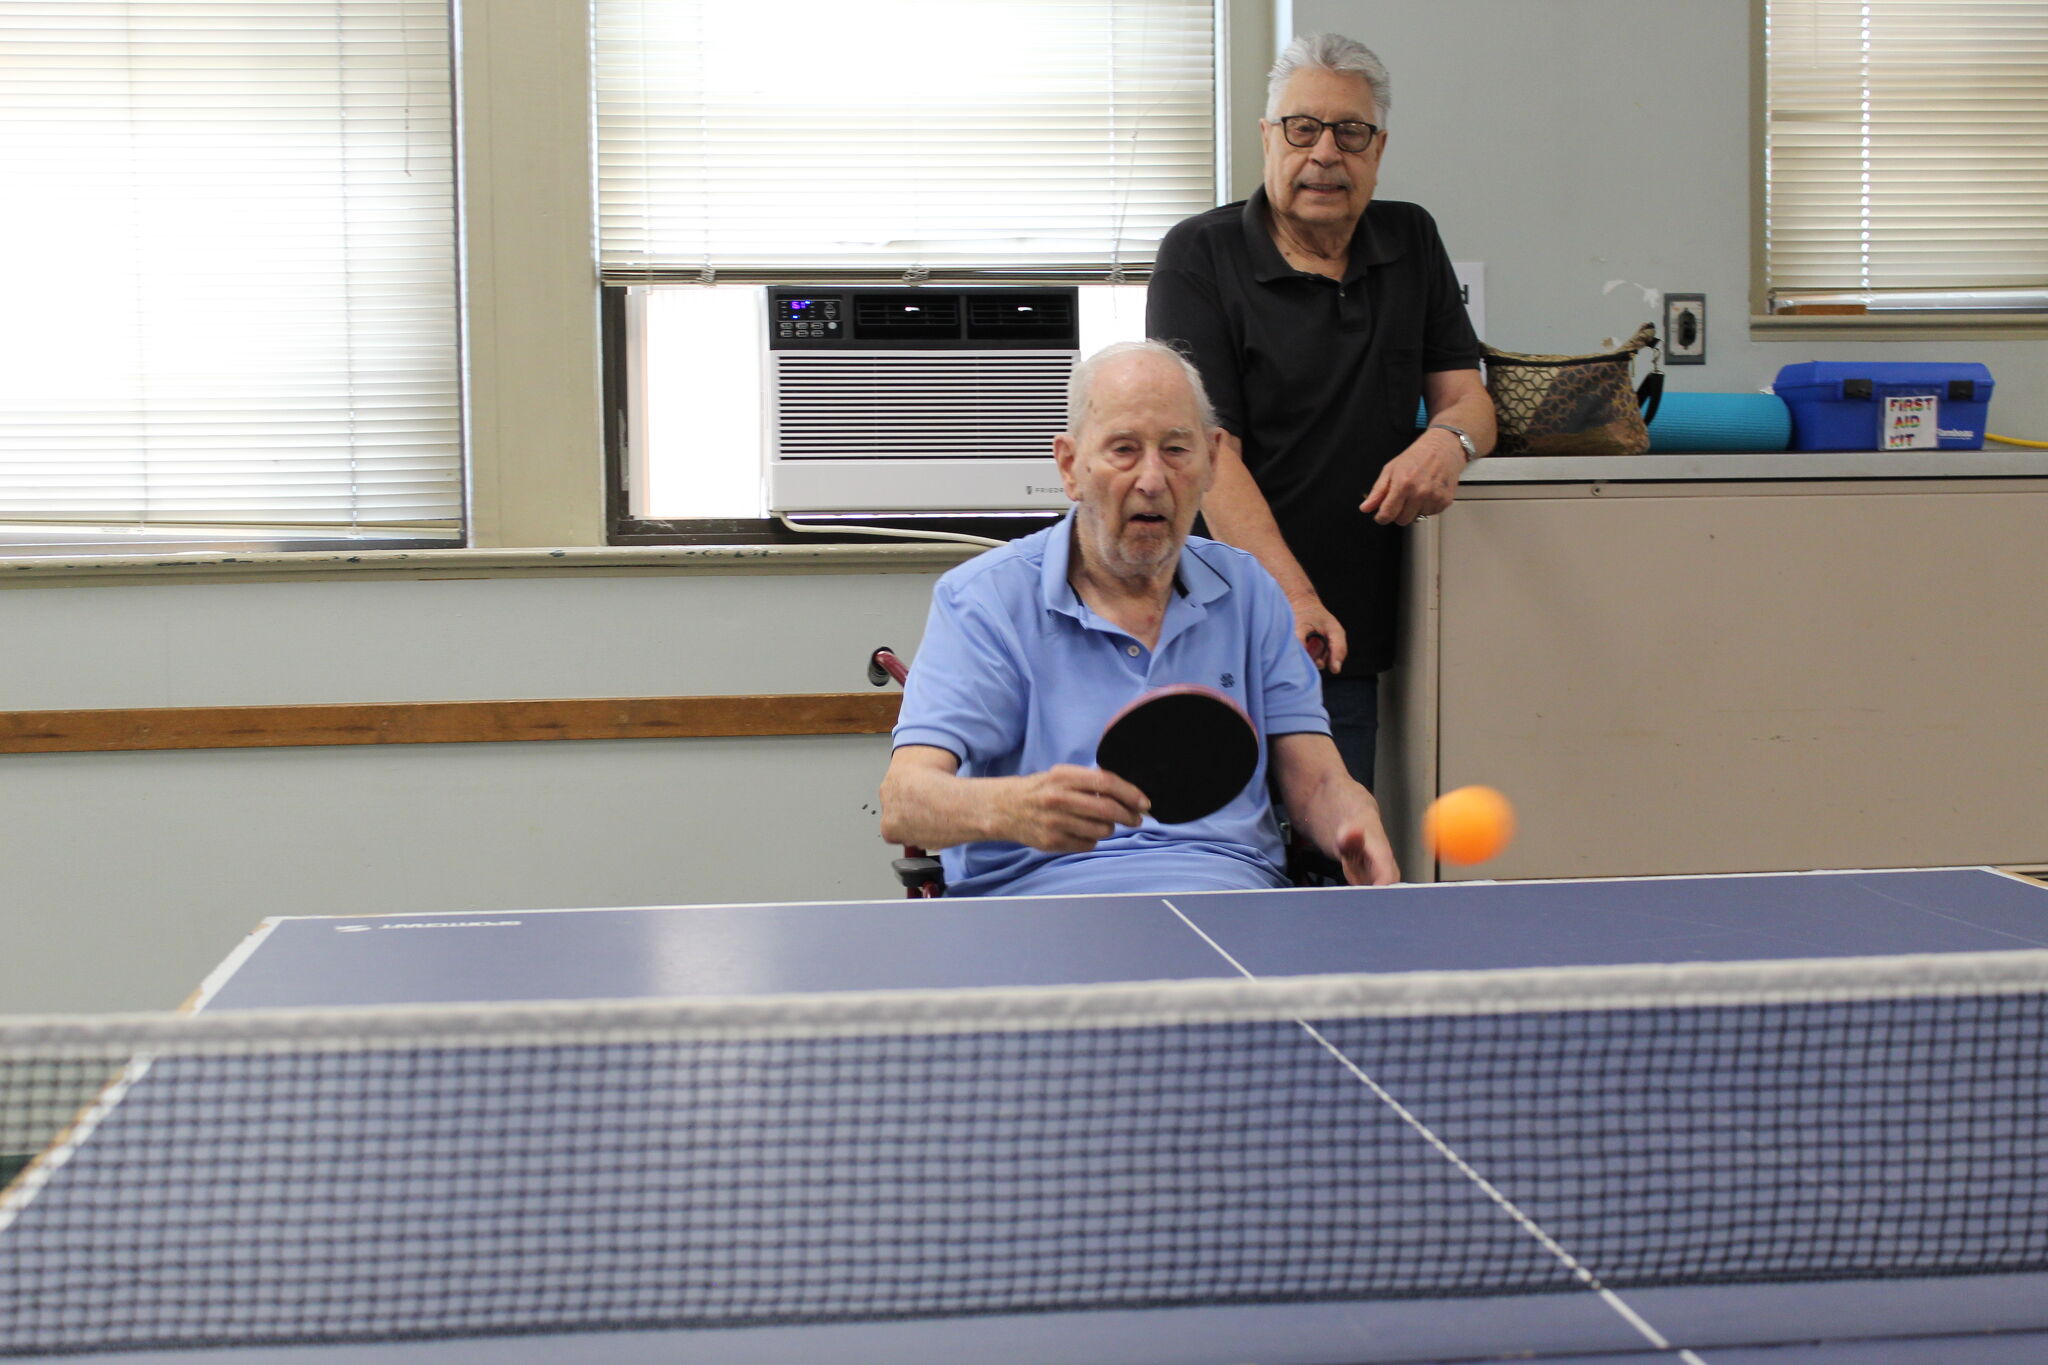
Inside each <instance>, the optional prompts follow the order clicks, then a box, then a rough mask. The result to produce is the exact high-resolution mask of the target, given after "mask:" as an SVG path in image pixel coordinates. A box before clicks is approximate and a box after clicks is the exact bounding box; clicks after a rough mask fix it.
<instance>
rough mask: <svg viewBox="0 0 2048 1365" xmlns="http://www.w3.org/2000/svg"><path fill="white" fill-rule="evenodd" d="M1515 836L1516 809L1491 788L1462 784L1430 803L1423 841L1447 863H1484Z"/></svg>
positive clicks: (1423, 829) (1425, 818) (1423, 831)
mask: <svg viewBox="0 0 2048 1365" xmlns="http://www.w3.org/2000/svg"><path fill="white" fill-rule="evenodd" d="M1514 837H1515V808H1514V807H1513V806H1511V805H1509V804H1508V799H1507V798H1506V797H1505V796H1502V795H1501V794H1500V793H1499V792H1497V791H1495V790H1494V789H1493V788H1491V787H1460V788H1458V789H1457V790H1456V791H1448V792H1445V793H1444V794H1443V795H1442V796H1439V797H1438V798H1437V799H1436V800H1434V801H1432V802H1430V803H1429V809H1428V810H1426V811H1424V812H1423V815H1422V841H1423V842H1424V843H1426V844H1428V845H1429V848H1430V851H1431V852H1432V853H1434V854H1436V856H1437V857H1439V858H1441V859H1443V860H1444V861H1445V862H1447V863H1458V864H1461V865H1464V864H1471V863H1483V862H1485V861H1486V860H1487V859H1488V858H1491V857H1493V856H1494V855H1495V854H1497V853H1499V852H1500V851H1501V850H1502V849H1504V848H1506V847H1507V846H1508V843H1509V841H1510V840H1512V839H1513V838H1514Z"/></svg>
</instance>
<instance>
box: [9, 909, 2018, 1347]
mask: <svg viewBox="0 0 2048 1365" xmlns="http://www.w3.org/2000/svg"><path fill="white" fill-rule="evenodd" d="M2041 947H2048V887H2042V886H2039V885H2036V884H2033V883H2029V882H2025V881H2021V880H2018V879H2015V878H2012V877H2007V876H2003V875H2000V874H1998V873H1995V872H1992V871H1989V870H1986V869H1948V870H1941V871H1884V872H1855V873H1829V874H1784V875H1763V876H1735V877H1697V878H1658V879H1634V880H1618V881H1587V882H1548V883H1518V884H1491V883H1459V884H1446V885H1437V886H1411V887H1395V888H1383V889H1372V890H1366V889H1352V890H1330V891H1285V892H1270V893H1237V892H1229V893H1201V894H1195V895H1183V896H1171V897H1164V898H1160V897H1140V896H1119V897H1108V898H1088V897H1058V898H1043V899H1024V900H983V901H959V902H948V901H939V902H910V901H886V902H874V903H819V904H810V905H762V906H700V907H652V908H634V909H595V910H573V911H571V910H564V911H522V912H511V913H490V914H475V913H448V914H422V915H395V916H394V915H376V916H362V917H306V918H280V919H275V920H271V921H267V922H266V923H265V925H264V926H263V928H262V929H261V930H260V931H259V933H258V934H257V935H255V936H254V937H252V939H251V941H250V942H249V944H248V945H246V946H245V947H244V948H243V949H242V950H240V951H238V952H237V953H236V954H235V955H234V956H233V957H231V958H230V960H229V962H227V963H225V964H223V967H222V968H221V969H220V970H219V971H217V972H216V973H215V974H214V976H213V977H211V978H209V981H208V983H207V985H206V987H205V988H204V990H203V992H202V995H201V997H200V1000H199V1002H198V1003H199V1006H200V1007H201V1008H204V1009H206V1010H209V1011H220V1010H236V1009H252V1008H263V1007H270V1006H346V1005H386V1004H425V1003H450V1002H463V1001H478V1002H483V1001H501V1002H510V1001H531V1000H558V999H622V998H636V997H669V996H692V995H704V996H732V995H747V994H782V993H791V992H799V993H802V992H817V991H834V990H887V989H931V988H941V987H951V986H1042V985H1071V984H1085V983H1095V982H1116V981H1145V980H1159V979H1179V980H1197V979H1204V978H1215V979H1228V978H1233V977H1237V976H1239V975H1241V974H1243V973H1250V974H1252V975H1256V976H1261V977H1269V976H1289V975H1295V974H1304V973H1329V972H1407V971H1423V970H1442V969H1484V968H1497V967H1499V968H1505V967H1540V966H1593V965H1621V964H1645V963H1679V962H1724V961H1749V960H1785V959H1802V958H1839V957H1851V956H1869V955H1893V954H1907V953H1937V954H1939V953H1957V952H1982V951H1998V950H2009V949H2034V948H2041ZM1516 1235H1519V1234H1516ZM6 1250H7V1244H6V1240H5V1236H4V1234H0V1265H4V1253H5V1252H6ZM1626 1297H1627V1300H1628V1304H1629V1306H1630V1308H1631V1309H1632V1310H1634V1311H1635V1312H1637V1313H1640V1314H1641V1315H1642V1316H1643V1317H1644V1318H1645V1319H1647V1320H1648V1321H1649V1322H1651V1323H1654V1324H1655V1326H1656V1329H1657V1330H1658V1331H1661V1332H1662V1333H1663V1334H1664V1335H1665V1336H1666V1337H1668V1338H1669V1339H1670V1340H1672V1341H1674V1342H1677V1343H1681V1344H1683V1345H1684V1346H1686V1347H1688V1348H1690V1350H1689V1352H1687V1353H1672V1352H1646V1351H1645V1350H1644V1346H1645V1339H1644V1336H1643V1335H1642V1333H1641V1332H1640V1331H1638V1330H1637V1329H1636V1328H1634V1327H1632V1326H1630V1325H1629V1324H1628V1323H1627V1322H1625V1321H1624V1320H1623V1318H1622V1316H1620V1315H1619V1314H1617V1312H1616V1311H1615V1310H1614V1309H1613V1307H1611V1306H1610V1305H1609V1304H1608V1303H1606V1302H1604V1301H1602V1300H1601V1299H1600V1298H1599V1297H1597V1296H1595V1295H1593V1294H1590V1293H1577V1292H1573V1293H1553V1294H1536V1295H1519V1296H1501V1297H1489V1298H1477V1299H1459V1300H1441V1299H1424V1300H1379V1301H1370V1302H1335V1303H1309V1304H1262V1305H1252V1306H1235V1307H1216V1308H1174V1309H1170V1310H1106V1311H1094V1312H1078V1313H1076V1312H1050V1313H1033V1314H1026V1315H1017V1316H1009V1317H991V1318H940V1319H923V1320H912V1321H902V1322H869V1323H835V1324H823V1325H816V1326H803V1327H754V1328H724V1329H716V1330H697V1331H678V1332H668V1331H663V1332H651V1333H641V1332H602V1333H567V1334H553V1335H538V1336H524V1337H517V1336H515V1337H491V1338H484V1339H478V1340H445V1341H411V1342H400V1343H383V1344H369V1345H333V1346H299V1347H290V1348H269V1347H254V1348H233V1349H228V1350H223V1351H218V1352H212V1351H184V1350H174V1351H151V1352H146V1353H139V1354H133V1355H126V1354H108V1355H86V1356H70V1357H67V1359H70V1360H73V1361H81V1362H86V1363H87V1365H90V1362H93V1361H100V1362H103V1363H104V1365H112V1363H113V1362H116V1361H120V1362H133V1363H134V1365H142V1362H155V1365H179V1363H180V1362H186V1363H187V1365H191V1363H196V1362H199V1361H207V1362H230V1363H231V1365H233V1363H238V1365H395V1363H396V1362H404V1363H405V1365H415V1363H418V1365H482V1363H483V1362H486V1361H488V1362H491V1365H527V1363H528V1362H531V1363H532V1365H539V1362H542V1361H550V1362H552V1361H592V1362H595V1361H603V1362H613V1361H619V1362H623V1361H638V1360H646V1359H672V1360H708V1361H710V1360H715V1361H721V1362H725V1361H730V1362H739V1363H740V1365H747V1363H748V1362H754V1363H756V1365H790V1363H791V1362H806V1363H807V1365H808V1363H809V1362H826V1361H839V1360H849V1361H851V1360H870V1359H873V1360H882V1359H887V1360H891V1361H896V1362H903V1363H904V1365H919V1363H920V1362H933V1363H934V1365H936V1362H940V1361H947V1362H953V1361H960V1360H974V1361H976V1362H979V1363H981V1365H1026V1362H1059V1365H1089V1363H1090V1362H1096V1363H1097V1365H1166V1363H1167V1362H1183V1365H1232V1362H1238V1363H1239V1365H1242V1363H1243V1362H1267V1365H1337V1363H1338V1362H1359V1363H1360V1365H1363V1363H1364V1362H1396V1361H1399V1362H1430V1361H1442V1360H1445V1359H1447V1357H1446V1356H1445V1355H1444V1354H1443V1343H1444V1342H1445V1341H1446V1340H1451V1339H1455V1340H1458V1341H1460V1342H1463V1343H1468V1345H1465V1346H1461V1347H1460V1348H1459V1353H1458V1354H1457V1356H1456V1358H1457V1359H1459V1360H1471V1359H1506V1358H1524V1359H1528V1358H1541V1359H1545V1360H1549V1361H1553V1362H1557V1363H1558V1365H1571V1363H1572V1362H1582V1363H1583V1365H1594V1363H1595V1362H1596V1361H1597V1362H1599V1365H1651V1363H1652V1362H1656V1365H1665V1363H1666V1362H1671V1361H1685V1362H1690V1363H1691V1365H1700V1363H1702V1362H1704V1363H1705V1365H1837V1362H1841V1363H1842V1365H1846V1362H1849V1361H1856V1362H1859V1363H1864V1365H1867V1363H1868V1362H1880V1363H1881V1365H1934V1362H1937V1361H1938V1362H1943V1363H1944V1365H1992V1362H1998V1363H1999V1365H2010V1363H2011V1362H2017V1361H2023V1360H2024V1361H2037V1360H2043V1359H2048V1275H2031V1274H2014V1275H1978V1276H1969V1277H1942V1278H1930V1279H1897V1280H1875V1281H1858V1280H1842V1281H1832V1282H1820V1283H1795V1284H1745V1285H1726V1286H1705V1287H1689V1288H1682V1289H1643V1290H1632V1291H1630V1292H1629V1293H1628V1295H1627V1296H1626ZM1831 1337H1834V1338H1841V1339H1839V1340H1834V1341H1832V1342H1831V1341H1829V1340H1826V1339H1827V1338H1831ZM1469 1343H1478V1345H1476V1346H1475V1345H1469ZM1475 1350H1476V1351H1478V1352H1479V1354H1474V1351H1475Z"/></svg>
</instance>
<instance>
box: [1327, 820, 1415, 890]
mask: <svg viewBox="0 0 2048 1365" xmlns="http://www.w3.org/2000/svg"><path fill="white" fill-rule="evenodd" d="M1336 854H1337V861H1338V862H1340V863H1342V864H1343V865H1344V880H1345V881H1347V882H1349V883H1350V884H1351V885H1353V886H1392V885H1393V884H1394V883H1395V882H1398V881H1399V880H1401V869H1400V866H1399V865H1398V864H1397V863H1396V862H1395V861H1394V850H1393V847H1392V845H1390V844H1388V843H1387V840H1386V836H1385V834H1384V833H1381V832H1378V831H1370V830H1368V829H1366V827H1365V826H1364V825H1346V826H1345V827H1344V828H1343V829H1341V830H1339V831H1338V832H1337V848H1336Z"/></svg>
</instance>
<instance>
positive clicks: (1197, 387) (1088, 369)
mask: <svg viewBox="0 0 2048 1365" xmlns="http://www.w3.org/2000/svg"><path fill="white" fill-rule="evenodd" d="M1127 355H1157V356H1164V357H1166V358H1167V359H1168V360H1171V361H1172V362H1173V363H1174V364H1175V365H1178V366H1179V367H1180V372H1181V374H1182V376H1183V377H1185V378H1186V379H1187V381H1188V389H1189V391H1190V392H1192V393H1193V394H1194V396H1195V410H1196V411H1197V412H1199V413H1200V414H1201V415H1202V430H1203V431H1208V430H1209V429H1210V428H1211V427H1213V426H1215V425H1216V405H1215V404H1213V403H1211V402H1210V401H1209V390H1208V388H1207V386H1205V385H1204V384H1203V383H1202V372H1201V371H1200V370H1198V369H1196V368H1195V367H1194V364H1193V363H1192V362H1191V361H1189V359H1188V358H1187V357H1186V356H1184V355H1182V354H1181V353H1180V352H1179V351H1177V350H1175V349H1174V348H1173V347H1171V346H1169V345H1167V344H1166V343H1165V342H1163V341H1152V340H1146V341H1116V342H1111V343H1110V344H1109V345H1107V346H1105V347H1103V348H1102V349H1101V350H1099V351H1097V352H1096V353H1095V354H1094V355H1091V356H1088V357H1087V358H1086V359H1083V360H1077V361H1075V362H1074V372H1073V374H1072V375H1070V376H1069V377H1068V379H1067V435H1069V436H1074V435H1078V434H1079V433H1080V430H1081V421H1082V419H1083V418H1085V417H1086V416H1087V415H1088V400H1089V398H1090V396H1091V395H1092V394H1093V392H1094V389H1095V376H1096V375H1097V374H1099V373H1100V372H1101V370H1102V367H1103V366H1104V365H1107V364H1108V363H1109V362H1110V361H1112V360H1115V359H1117V358H1118V357H1119V356H1127Z"/></svg>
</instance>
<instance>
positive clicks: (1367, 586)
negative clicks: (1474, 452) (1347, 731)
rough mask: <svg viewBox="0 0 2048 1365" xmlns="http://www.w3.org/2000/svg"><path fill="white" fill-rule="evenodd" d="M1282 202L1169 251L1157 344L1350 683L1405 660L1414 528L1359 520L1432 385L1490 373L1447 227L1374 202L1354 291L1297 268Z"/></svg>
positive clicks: (1149, 301)
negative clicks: (1344, 655)
mask: <svg viewBox="0 0 2048 1365" xmlns="http://www.w3.org/2000/svg"><path fill="white" fill-rule="evenodd" d="M1265 209H1266V192H1265V191H1264V190H1263V189H1260V190H1257V191H1254V192H1253V194H1252V197H1251V198H1250V199H1247V200H1244V201H1242V202H1240V203H1236V204H1226V205H1224V206H1223V207H1222V208H1219V209H1211V210H1210V211H1209V212H1207V213H1202V214H1197V215H1196V216H1195V217H1193V218H1189V219H1187V220H1186V221H1184V222H1182V223H1179V224H1178V225H1176V226H1175V227H1174V229H1173V230H1172V231H1171V232H1169V233H1167V234H1166V240H1165V241H1163V242H1161V243H1160V246H1159V257H1158V263H1157V264H1156V265H1155V266H1154V268H1153V271H1152V284H1151V288H1150V289H1149V290H1148V291H1147V294H1146V300H1145V332H1146V334H1147V335H1148V336H1153V337H1158V338H1160V339H1162V340H1166V341H1171V342H1174V343H1176V344H1178V345H1179V346H1181V348H1182V349H1184V350H1185V351H1187V353H1188V355H1189V357H1190V358H1191V359H1192V360H1193V361H1194V363H1195V368H1197V369H1198V370H1200V371H1201V372H1202V379H1203V382H1204V383H1205V384H1206V385H1207V386H1208V389H1209V397H1210V399H1211V400H1212V401H1213V402H1214V403H1215V404H1216V413H1217V419H1218V420H1219V421H1220V422H1221V423H1222V425H1223V427H1224V428H1225V429H1226V430H1227V431H1229V432H1231V433H1232V434H1233V435H1235V436H1237V437H1238V439H1239V440H1240V441H1242V442H1243V443H1244V459H1245V464H1246V466H1247V467H1248V468H1250V470H1251V472H1252V477H1253V478H1254V479H1256V480H1257V481H1258V485H1259V488H1260V490H1261V491H1262V492H1263V493H1264V494H1265V495H1266V501H1267V502H1268V503H1269V504H1271V506H1272V508H1273V516H1274V518H1275V520H1277V521H1278V522H1279V524H1280V532H1281V534H1282V535H1284V536H1285V537H1286V538H1287V545H1288V548H1289V549H1291V550H1292V551H1293V552H1294V555H1295V558H1297V559H1299V560H1300V561H1301V566H1302V568H1303V569H1304V570H1305V571H1306V572H1307V573H1308V576H1309V580H1310V581H1311V582H1312V583H1314V584H1315V587H1316V592H1317V594H1318V595H1320V596H1321V597H1322V599H1323V604H1324V605H1325V606H1327V607H1328V608H1329V609H1330V611H1331V612H1332V614H1334V615H1335V616H1336V618H1337V620H1338V621H1339V622H1340V623H1342V625H1343V627H1344V633H1345V635H1346V636H1348V637H1349V639H1350V657H1349V658H1348V659H1347V660H1346V661H1345V664H1344V673H1345V674H1346V675H1347V676H1363V675H1365V674H1370V673H1378V672H1381V671H1383V670H1384V669H1386V668H1387V667H1388V665H1390V664H1391V663H1392V662H1393V660H1394V638H1395V626H1396V620H1395V613H1396V610H1397V606H1398V603H1399V601H1400V567H1401V540H1402V531H1401V529H1400V528H1399V527H1394V526H1381V525H1379V524H1378V523H1376V522H1375V521H1373V519H1372V518H1371V517H1368V516H1363V515H1361V514H1360V513H1359V510H1358V504H1359V502H1360V501H1361V500H1362V499H1363V498H1364V497H1365V495H1366V493H1367V492H1368V491H1369V490H1370V489H1371V488H1372V485H1373V480H1374V479H1376V478H1378V477H1379V472H1380V469H1381V467H1382V466H1384V465H1385V464H1386V463H1387V461H1388V460H1390V459H1392V458H1393V457H1394V456H1396V455H1398V454H1400V453H1401V452H1402V451H1403V450H1405V449H1406V448H1407V447H1408V445H1409V444H1410V443H1411V442H1413V441H1414V440H1415V436H1416V430H1415V412H1416V408H1417V406H1418V405H1419V404H1420V403H1421V401H1422V376H1423V375H1425V374H1428V373H1432V372H1435V371H1439V370H1476V369H1478V368H1479V359H1480V350H1479V339H1478V338H1477V337H1476V336H1474V335H1473V333H1472V324H1471V321H1470V320H1469V319H1468V318H1467V317H1466V314H1465V307H1464V303H1463V302H1462V300H1461V299H1460V298H1459V295H1458V281H1457V277H1456V275H1455V274H1454V273H1453V272H1452V270H1451V259H1450V256H1449V255H1448V254H1447V253H1446V252H1445V251H1444V245H1443V241H1442V240H1441V239H1440V238H1439V237H1438V236H1437V231H1436V222H1435V220H1433V219H1432V218H1431V217H1430V216H1429V214H1428V213H1426V212H1425V211H1424V210H1422V209H1421V208H1419V207H1418V206H1416V205H1414V204H1403V203H1393V202H1386V201H1382V200H1374V201H1373V202H1372V203H1371V204H1369V205H1367V206H1366V210H1365V214H1364V216H1363V217H1361V218H1360V219H1359V220H1358V227H1357V228H1356V230H1355V231H1354V232H1353V233H1352V237H1351V262H1350V265H1349V267H1348V268H1347V269H1346V271H1345V274H1344V278H1343V280H1342V281H1338V280H1333V279H1330V278H1329V277H1328V276H1326V275H1313V274H1309V273H1307V272H1304V271H1299V270H1296V269H1295V268H1294V267H1293V266H1291V265H1289V264H1287V261H1286V259H1285V258H1284V257H1282V256H1281V254H1280V249H1279V248H1278V247H1276V246H1275V245H1273V239H1272V237H1271V236H1270V235H1269V234H1268V232H1267V230H1266V215H1265Z"/></svg>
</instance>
